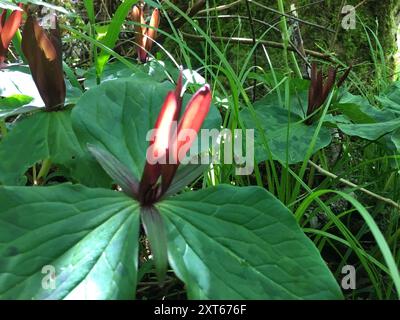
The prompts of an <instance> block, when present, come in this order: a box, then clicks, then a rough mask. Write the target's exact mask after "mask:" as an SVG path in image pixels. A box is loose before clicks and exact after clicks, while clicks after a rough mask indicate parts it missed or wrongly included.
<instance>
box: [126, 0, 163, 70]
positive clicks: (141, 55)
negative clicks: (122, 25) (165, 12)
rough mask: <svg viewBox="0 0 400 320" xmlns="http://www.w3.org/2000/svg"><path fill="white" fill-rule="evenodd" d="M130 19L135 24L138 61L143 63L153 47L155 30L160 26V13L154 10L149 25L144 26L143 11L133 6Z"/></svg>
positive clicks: (155, 35)
mask: <svg viewBox="0 0 400 320" xmlns="http://www.w3.org/2000/svg"><path fill="white" fill-rule="evenodd" d="M132 18H133V20H134V21H135V22H136V25H135V32H136V36H135V38H136V44H137V46H138V47H137V54H138V59H139V60H140V61H141V62H143V63H145V62H146V61H147V58H148V52H150V50H151V47H152V46H153V40H154V39H155V38H156V37H157V28H158V25H159V24H160V11H159V10H158V9H154V10H153V13H152V15H151V19H150V24H149V26H147V25H146V24H145V19H144V13H143V9H142V8H141V7H139V6H134V7H133V10H132Z"/></svg>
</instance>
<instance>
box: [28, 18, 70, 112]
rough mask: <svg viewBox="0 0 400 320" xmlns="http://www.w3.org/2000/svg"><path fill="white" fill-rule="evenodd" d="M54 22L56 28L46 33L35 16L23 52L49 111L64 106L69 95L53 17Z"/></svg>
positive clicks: (54, 23)
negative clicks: (66, 96) (66, 94)
mask: <svg viewBox="0 0 400 320" xmlns="http://www.w3.org/2000/svg"><path fill="white" fill-rule="evenodd" d="M52 19H53V21H52V23H51V25H52V26H54V28H53V29H49V30H44V29H43V28H42V27H41V26H40V25H39V23H38V21H37V20H36V19H35V18H34V17H33V16H29V17H28V19H27V20H26V23H25V26H24V29H23V32H22V51H23V52H24V55H25V56H26V58H27V60H28V63H29V67H30V69H31V73H32V77H33V80H34V81H35V84H36V87H37V88H38V90H39V93H40V96H41V97H42V99H43V101H44V104H45V106H46V109H47V110H48V111H52V110H58V109H59V108H60V107H62V106H63V105H64V100H65V91H66V89H65V82H64V73H63V67H62V50H61V37H60V31H59V28H58V24H57V18H56V17H55V16H53V17H52Z"/></svg>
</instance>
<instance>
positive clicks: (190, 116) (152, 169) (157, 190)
mask: <svg viewBox="0 0 400 320" xmlns="http://www.w3.org/2000/svg"><path fill="white" fill-rule="evenodd" d="M181 90H182V75H180V77H179V80H178V84H177V87H176V90H175V91H171V92H169V93H168V94H167V97H166V98H165V101H164V104H163V106H162V108H161V112H160V114H159V116H158V119H157V121H156V124H155V128H154V129H155V130H154V134H153V136H152V140H151V142H150V145H149V149H148V151H147V155H146V159H147V161H146V165H145V168H144V172H143V176H142V179H141V181H140V184H139V192H138V198H139V201H140V202H141V203H142V204H144V205H151V204H153V203H155V202H156V201H158V200H159V199H160V198H161V197H162V196H163V195H164V194H165V192H166V191H167V190H168V188H169V186H170V185H171V182H172V179H173V178H174V175H175V173H176V170H177V169H178V167H179V164H180V162H181V160H182V159H183V158H184V157H185V155H186V153H187V152H188V151H189V149H190V147H191V146H192V144H193V142H194V141H195V139H196V137H197V133H198V132H199V130H200V128H201V126H202V124H203V122H204V119H205V118H206V116H207V114H208V111H209V110H210V105H211V90H210V87H209V86H208V85H205V86H203V87H202V88H200V89H199V90H198V91H197V92H196V93H195V94H194V95H193V97H192V99H191V100H190V101H189V103H188V105H187V107H186V110H185V112H184V114H183V116H182V118H181V119H180V121H179V124H178V125H177V128H176V123H177V121H178V118H179V115H180V112H181V107H182V97H181ZM160 178H161V183H159V182H158V180H159V179H160Z"/></svg>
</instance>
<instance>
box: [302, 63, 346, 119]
mask: <svg viewBox="0 0 400 320" xmlns="http://www.w3.org/2000/svg"><path fill="white" fill-rule="evenodd" d="M350 70H351V66H350V67H349V68H348V69H347V70H346V71H345V73H344V74H343V76H342V77H341V78H340V79H339V81H338V82H337V87H340V86H341V85H342V84H343V82H344V81H345V80H346V78H347V77H348V75H349V73H350ZM336 73H337V69H336V68H333V67H329V69H328V76H327V79H326V80H325V81H324V79H323V78H324V76H323V74H322V71H321V70H319V71H318V70H317V65H316V64H315V63H313V64H312V67H311V85H310V88H309V90H308V108H307V117H309V116H311V115H312V114H313V113H314V112H315V111H316V110H317V109H318V108H320V107H321V106H322V105H323V104H324V102H325V101H326V99H327V98H328V95H329V93H330V92H331V91H332V88H333V86H334V85H335V81H336ZM311 122H312V119H311V117H309V118H308V119H307V120H306V123H307V124H310V123H311Z"/></svg>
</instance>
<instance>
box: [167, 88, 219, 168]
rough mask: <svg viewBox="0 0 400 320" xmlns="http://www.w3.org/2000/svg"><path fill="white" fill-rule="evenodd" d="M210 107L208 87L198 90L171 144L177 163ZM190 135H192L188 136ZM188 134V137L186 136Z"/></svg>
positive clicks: (187, 148)
mask: <svg viewBox="0 0 400 320" xmlns="http://www.w3.org/2000/svg"><path fill="white" fill-rule="evenodd" d="M210 105H211V89H210V86H209V85H207V84H206V85H205V86H203V87H202V88H201V89H199V90H198V91H197V92H196V93H195V94H194V96H193V97H192V99H191V100H190V101H189V103H188V105H187V107H186V110H185V113H184V114H183V116H182V119H181V121H180V122H179V126H178V137H177V139H174V141H173V142H172V150H173V152H174V154H175V155H177V156H178V157H177V159H176V160H177V161H178V163H179V159H180V157H181V156H184V155H185V154H186V153H187V152H188V151H189V149H190V147H191V146H192V144H193V142H194V140H195V138H196V136H194V135H197V133H198V132H199V130H200V128H201V126H202V125H203V122H204V120H205V118H206V117H207V114H208V111H209V110H210ZM190 133H192V134H190ZM187 134H189V135H187ZM187 138H189V139H187Z"/></svg>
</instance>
